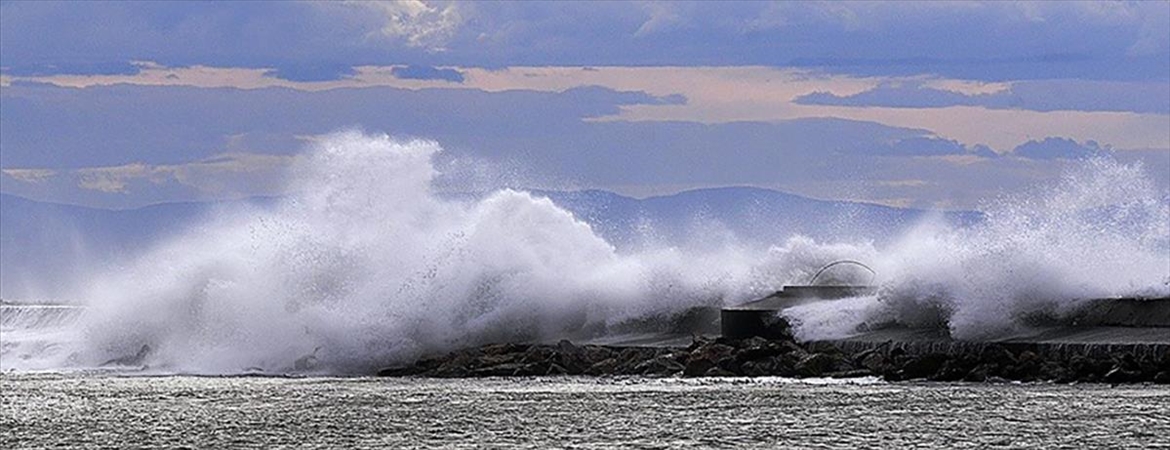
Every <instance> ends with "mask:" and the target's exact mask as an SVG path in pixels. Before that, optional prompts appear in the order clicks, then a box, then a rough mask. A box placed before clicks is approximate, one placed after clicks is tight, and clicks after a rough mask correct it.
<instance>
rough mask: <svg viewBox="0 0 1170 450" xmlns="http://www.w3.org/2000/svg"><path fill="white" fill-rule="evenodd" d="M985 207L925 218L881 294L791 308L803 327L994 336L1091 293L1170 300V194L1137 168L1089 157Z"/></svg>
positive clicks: (880, 262)
mask: <svg viewBox="0 0 1170 450" xmlns="http://www.w3.org/2000/svg"><path fill="white" fill-rule="evenodd" d="M981 209H982V210H983V211H984V212H985V214H986V219H985V220H984V221H983V222H981V223H978V224H976V225H974V226H971V227H965V228H956V227H950V226H946V225H944V224H940V223H938V222H935V221H926V222H924V223H921V224H919V225H917V226H916V227H914V228H913V229H911V230H909V231H908V232H907V233H906V234H905V235H904V236H903V237H902V238H901V239H899V240H897V241H896V242H895V243H893V244H892V245H891V246H890V247H889V248H886V249H883V251H882V252H881V256H880V257H879V258H877V259H876V260H874V261H873V265H874V266H875V268H876V269H877V271H878V273H879V274H880V278H879V280H878V281H879V285H880V289H879V291H878V293H877V295H874V296H867V297H860V298H854V299H846V300H843V301H840V302H830V303H823V304H809V305H803V306H801V307H798V308H793V309H791V310H788V311H786V315H787V316H788V317H789V318H790V319H791V321H793V322H795V323H796V324H797V327H796V328H797V332H798V336H799V337H801V338H804V339H834V338H840V337H844V336H848V335H850V334H854V333H856V332H857V330H858V329H859V328H864V327H872V326H882V325H890V324H896V325H903V326H909V327H947V328H948V329H949V330H950V334H951V335H952V336H954V337H956V338H960V339H968V340H980V339H992V338H997V337H1005V336H1010V335H1012V334H1014V333H1018V332H1021V331H1024V330H1026V329H1027V328H1028V327H1029V326H1030V325H1029V322H1030V321H1032V320H1035V319H1036V318H1037V317H1043V318H1049V319H1057V320H1059V319H1061V318H1062V317H1065V316H1068V315H1069V314H1071V313H1073V312H1074V311H1075V310H1076V308H1077V307H1079V306H1081V305H1083V304H1084V303H1085V302H1087V301H1090V300H1094V299H1109V298H1124V297H1137V298H1165V297H1170V196H1167V194H1166V192H1159V190H1158V189H1157V188H1156V187H1155V185H1154V184H1153V183H1152V182H1151V180H1150V177H1149V175H1147V174H1146V173H1145V172H1144V170H1143V168H1142V166H1140V165H1124V164H1120V163H1118V162H1116V161H1114V160H1112V159H1107V158H1099V159H1093V160H1089V161H1086V162H1084V163H1083V164H1081V165H1078V166H1075V167H1073V168H1072V169H1070V170H1069V171H1068V172H1067V173H1066V174H1065V175H1064V176H1063V177H1062V178H1061V179H1060V180H1058V181H1055V182H1053V183H1049V184H1047V185H1043V186H1038V187H1036V188H1035V189H1034V190H1033V191H1030V192H1025V193H1020V194H1017V195H1010V196H1003V197H1001V198H998V199H995V200H992V201H988V202H987V203H986V204H985V205H983V207H982V208H981Z"/></svg>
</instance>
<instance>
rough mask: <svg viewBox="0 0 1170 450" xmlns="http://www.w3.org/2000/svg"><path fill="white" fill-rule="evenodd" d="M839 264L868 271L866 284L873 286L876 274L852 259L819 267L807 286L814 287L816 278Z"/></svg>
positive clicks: (840, 260)
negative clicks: (850, 265) (851, 265)
mask: <svg viewBox="0 0 1170 450" xmlns="http://www.w3.org/2000/svg"><path fill="white" fill-rule="evenodd" d="M840 264H853V265H855V266H860V267H861V268H863V269H865V270H868V271H869V282H868V283H866V284H873V280H874V279H875V278H877V272H875V271H874V270H873V269H871V268H870V267H869V266H867V265H865V264H864V263H862V262H860V261H854V260H852V259H839V260H836V261H833V262H831V263H828V264H825V266H824V267H821V270H818V271H817V273H816V274H815V275H813V277H812V280H809V282H808V285H809V286H812V285H815V284H816V282H817V278H819V277H820V276H821V274H822V273H825V271H826V270H829V268H830V267H833V266H836V265H840Z"/></svg>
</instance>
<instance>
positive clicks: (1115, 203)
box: [4, 132, 1170, 373]
mask: <svg viewBox="0 0 1170 450" xmlns="http://www.w3.org/2000/svg"><path fill="white" fill-rule="evenodd" d="M440 151H441V149H440V147H439V146H438V145H437V144H436V143H434V142H430V141H421V140H415V141H403V140H395V139H392V138H389V137H387V136H369V135H364V134H361V133H357V132H349V133H340V134H335V135H332V136H329V137H327V138H325V139H322V140H321V141H320V142H319V143H318V144H316V145H315V146H314V147H313V148H312V149H310V150H309V151H308V152H307V154H306V155H305V157H304V158H302V160H301V161H302V162H301V165H300V166H298V167H297V168H296V170H294V171H293V172H292V174H291V175H290V183H291V186H290V191H291V192H293V193H294V194H292V195H290V196H289V197H287V198H286V199H284V200H282V201H281V202H280V203H279V204H277V205H274V206H271V207H263V208H260V207H255V208H242V207H241V208H236V209H234V210H225V211H222V212H221V213H220V214H217V215H216V216H215V218H214V219H212V220H210V221H208V222H206V223H199V224H193V226H192V227H191V228H190V229H189V230H187V231H185V232H183V233H182V234H181V235H179V236H178V237H176V238H173V239H171V240H168V241H166V242H163V243H161V244H159V245H157V246H156V247H155V248H153V249H152V250H151V251H149V252H148V253H147V254H145V255H143V256H142V257H141V258H138V259H137V260H136V261H135V262H133V263H132V264H129V265H128V266H126V267H120V268H118V269H117V270H114V271H110V272H109V273H106V274H103V275H101V276H98V277H96V278H95V279H94V280H92V281H91V282H89V283H86V286H87V288H86V289H85V290H84V292H81V293H79V294H78V295H77V297H78V298H82V299H84V300H85V302H86V308H85V313H84V314H82V315H81V316H80V318H78V319H77V320H76V321H74V322H71V324H70V325H69V326H68V329H67V332H68V335H69V338H68V339H65V341H66V342H65V343H64V344H61V345H59V346H58V348H55V351H52V352H45V353H44V354H41V355H38V356H37V357H36V358H29V359H22V360H15V359H14V358H11V357H9V358H7V359H5V360H4V366H5V369H10V368H17V369H38V368H40V369H43V368H63V367H94V366H98V365H102V364H103V363H105V362H109V361H111V360H112V361H121V362H133V363H135V364H145V365H149V366H151V367H154V368H156V369H157V370H163V371H170V372H199V373H239V372H241V371H248V370H262V371H265V372H284V371H293V370H300V371H322V372H332V373H354V372H365V371H368V370H370V369H372V368H375V367H377V366H379V365H384V364H388V363H391V362H394V361H399V360H403V359H408V358H413V357H415V356H417V355H420V354H422V353H425V352H430V351H439V350H444V349H450V348H454V347H459V346H464V345H470V344H476V343H482V342H487V341H503V340H530V339H552V338H559V337H586V336H597V335H604V334H606V333H610V332H613V330H615V329H618V328H620V326H621V325H622V324H623V323H628V322H631V321H638V320H642V319H645V318H647V317H656V316H663V315H670V314H674V313H678V312H680V311H682V310H683V309H685V308H688V307H692V306H697V305H722V304H732V303H736V302H740V301H744V300H748V299H751V298H753V297H756V296H760V295H762V294H766V293H769V292H771V291H772V290H775V289H777V288H779V287H780V286H782V285H784V284H789V283H801V282H804V281H805V280H807V279H808V277H809V275H811V274H812V273H813V272H815V271H816V270H817V269H819V268H820V267H821V266H822V265H824V264H826V263H828V262H831V261H834V260H837V259H844V258H848V259H855V260H862V261H867V262H869V263H870V264H871V265H873V266H875V268H876V269H877V271H878V273H879V278H878V279H877V282H878V283H879V284H881V286H882V288H881V290H880V293H879V295H877V296H874V297H863V298H858V299H850V300H849V303H848V304H837V305H835V306H834V307H832V308H824V307H819V308H818V307H806V308H802V309H797V310H793V311H790V312H789V314H790V315H791V316H792V317H793V319H794V321H795V322H796V323H797V324H798V332H799V333H800V334H801V335H802V336H804V337H808V338H815V337H823V336H831V335H834V334H840V333H848V332H850V330H852V329H855V328H856V327H857V325H858V324H860V323H863V322H875V321H887V322H889V321H893V322H903V323H910V324H916V323H923V322H935V323H939V324H945V325H947V326H949V327H950V328H951V330H952V332H953V333H954V334H955V335H956V336H960V337H970V338H978V337H981V336H989V335H994V334H996V333H1003V332H1007V331H1010V329H1012V328H1013V327H1015V326H1017V323H1018V322H1019V321H1018V318H1019V317H1020V316H1021V315H1023V314H1027V313H1029V312H1031V311H1033V310H1037V309H1044V310H1059V309H1060V308H1065V307H1069V306H1070V305H1071V303H1072V302H1075V301H1077V300H1080V299H1089V298H1097V297H1108V296H1121V295H1167V294H1170V250H1168V249H1170V212H1168V208H1170V205H1167V202H1166V201H1165V197H1164V195H1165V194H1164V193H1159V192H1157V189H1156V188H1155V187H1154V186H1153V184H1152V183H1150V182H1149V179H1148V177H1147V176H1145V175H1144V174H1143V173H1142V171H1141V169H1140V167H1131V166H1124V165H1119V164H1117V163H1113V162H1109V161H1104V160H1100V161H1095V162H1093V163H1090V164H1088V165H1086V166H1085V167H1083V168H1082V170H1081V171H1080V172H1078V173H1073V174H1070V175H1069V176H1068V177H1067V179H1066V180H1064V181H1063V182H1062V183H1060V185H1059V186H1055V187H1054V188H1053V189H1052V190H1051V191H1049V193H1047V194H1045V195H1040V196H1036V195H1030V196H1024V197H1019V198H1003V199H999V200H997V201H996V202H994V203H993V204H989V206H988V208H987V211H988V213H989V214H988V218H987V220H986V221H984V222H983V223H980V224H978V225H975V226H973V227H967V228H955V227H951V226H948V225H946V224H944V223H941V222H937V223H936V222H929V221H928V222H927V223H923V224H921V225H919V226H918V227H916V228H915V229H913V230H911V231H910V232H909V233H907V235H906V236H905V237H904V238H903V239H901V240H900V241H898V242H897V243H895V244H893V245H891V246H889V248H883V249H881V251H879V250H878V249H877V248H875V246H874V245H873V244H869V243H867V242H866V241H864V240H859V241H858V242H853V243H835V244H823V243H817V242H814V241H813V240H811V239H808V238H804V237H800V236H794V237H792V238H790V239H789V240H788V241H786V242H783V243H779V244H778V245H775V246H772V247H769V248H761V247H755V246H744V245H736V244H734V243H726V242H724V243H723V245H719V246H703V249H702V250H694V249H687V248H676V247H670V246H660V247H657V248H651V249H638V250H631V251H619V250H618V249H616V248H614V246H612V245H611V244H609V243H607V242H606V241H605V240H603V239H602V238H600V237H598V235H597V234H596V233H594V231H593V230H592V229H591V228H590V226H589V225H587V224H586V223H584V222H582V221H579V220H577V219H575V218H574V217H573V216H572V215H571V214H570V213H568V212H566V211H565V210H562V209H560V208H558V207H557V206H555V205H554V204H553V203H552V202H551V201H549V200H547V199H544V198H538V197H534V196H532V195H530V194H527V193H525V192H521V191H515V190H507V189H505V190H500V191H496V192H494V193H491V194H489V195H487V196H484V197H482V198H477V199H468V200H451V199H448V198H444V197H442V196H439V195H436V194H435V193H434V192H433V190H432V184H433V181H434V179H435V177H436V175H437V173H436V170H435V168H434V166H433V164H432V158H433V157H434V156H435V155H436V154H437V153H438V152H440ZM794 213H799V212H794ZM55 336H56V335H55ZM57 338H58V339H59V337H57ZM9 350H10V349H8V348H7V347H6V353H9V354H10V356H11V354H14V353H15V352H16V351H17V350H12V351H11V352H10V351H9ZM14 361H15V362H14Z"/></svg>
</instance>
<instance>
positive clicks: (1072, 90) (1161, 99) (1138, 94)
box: [794, 80, 1170, 114]
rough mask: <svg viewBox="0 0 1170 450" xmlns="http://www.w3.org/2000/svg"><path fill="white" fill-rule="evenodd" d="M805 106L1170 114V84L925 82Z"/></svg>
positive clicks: (818, 95)
mask: <svg viewBox="0 0 1170 450" xmlns="http://www.w3.org/2000/svg"><path fill="white" fill-rule="evenodd" d="M794 102H795V103H798V104H802V105H831V106H857V107H867V106H880V107H888V108H945V107H949V106H979V107H983V108H990V109H1021V110H1029V111H1042V112H1047V111H1120V112H1134V113H1154V114H1170V84H1167V83H1162V82H1155V83H1134V82H1103V81H1082V80H1044V81H1021V82H1014V83H1009V84H1008V86H1007V87H1006V88H1005V89H1002V90H999V91H996V92H990V93H975V94H969V93H963V92H956V91H952V90H947V89H939V88H935V87H931V86H929V85H927V83H926V82H925V81H920V80H896V81H889V82H884V83H882V84H879V85H878V86H876V87H874V88H872V89H869V90H866V91H863V92H858V93H854V94H850V95H836V94H833V93H831V92H825V91H817V92H812V93H809V94H805V95H802V96H800V97H797V98H796V99H795V100H794Z"/></svg>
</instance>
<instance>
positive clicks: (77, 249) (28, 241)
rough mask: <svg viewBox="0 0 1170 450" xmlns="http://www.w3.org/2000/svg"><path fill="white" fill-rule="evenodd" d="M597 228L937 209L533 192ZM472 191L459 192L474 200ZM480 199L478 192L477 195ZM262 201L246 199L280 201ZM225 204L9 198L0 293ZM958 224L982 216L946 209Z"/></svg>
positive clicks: (57, 276)
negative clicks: (129, 204)
mask: <svg viewBox="0 0 1170 450" xmlns="http://www.w3.org/2000/svg"><path fill="white" fill-rule="evenodd" d="M531 192H532V193H533V195H536V196H543V197H548V198H549V199H550V200H552V201H553V202H554V203H556V204H557V205H558V206H560V207H562V208H564V209H566V210H568V211H570V212H572V213H573V214H574V215H575V216H576V217H577V218H578V219H580V220H583V221H585V222H587V223H589V224H590V225H591V226H592V227H593V229H594V230H595V232H597V233H598V234H599V235H600V236H602V237H603V238H605V239H606V240H607V241H609V242H610V243H612V244H613V245H615V246H616V247H617V248H618V249H619V251H621V250H628V249H635V248H638V247H640V246H657V245H721V243H726V242H729V241H730V240H734V241H735V242H737V243H740V244H747V245H768V244H772V243H780V242H783V241H784V240H785V239H787V238H788V237H790V236H792V235H795V234H802V235H805V236H809V237H812V238H814V239H818V240H822V241H831V240H842V239H845V240H850V241H856V240H858V239H870V240H873V241H875V242H878V243H880V242H883V241H885V240H887V239H890V238H892V237H894V236H895V235H896V234H897V233H898V232H899V231H901V230H904V229H905V228H906V227H908V226H910V225H912V224H914V223H915V222H917V221H918V220H921V219H922V218H923V217H925V216H926V215H928V214H932V212H930V211H925V210H919V209H909V208H895V207H889V206H882V205H876V204H869V203H860V202H847V201H827V200H816V199H811V198H807V197H802V196H798V195H793V194H788V193H784V192H779V191H775V190H769V189H761V188H753V187H727V188H710V189H697V190H690V191H684V192H680V193H677V194H672V195H664V196H655V197H648V198H643V199H637V198H632V197H627V196H623V195H619V194H615V193H612V192H608V191H602V190H584V191H540V190H534V191H531ZM466 195H468V194H463V195H460V196H459V197H465V196H466ZM471 196H472V197H474V196H475V195H474V194H471ZM277 200H278V199H274V198H255V199H249V200H242V202H247V203H257V204H272V203H274V202H275V201H277ZM223 205H224V203H217V202H202V203H201V202H189V203H164V204H157V205H151V206H146V207H142V208H137V209H128V210H107V209H97V208H88V207H82V206H73V205H64V204H57V203H46V202H38V201H33V200H29V199H26V198H22V197H18V196H14V195H9V194H0V297H4V298H8V299H21V298H30V297H50V298H51V297H53V296H55V295H58V293H59V292H58V291H60V290H61V288H64V287H67V286H69V283H70V282H71V281H73V280H76V279H79V277H80V276H81V275H84V274H85V273H86V272H85V271H87V270H89V269H90V268H93V267H100V266H103V265H109V264H114V263H116V262H117V261H124V260H125V258H130V257H133V255H134V254H136V253H138V252H140V251H143V250H144V249H146V248H149V246H151V245H152V244H153V243H154V242H156V241H157V240H158V239H159V238H160V237H162V236H165V235H167V234H168V233H173V232H175V231H176V230H181V229H183V228H184V227H185V226H188V225H190V224H193V223H198V222H199V221H201V220H202V218H203V217H205V216H206V215H208V214H211V213H212V212H213V211H214V210H215V208H216V207H218V206H223ZM941 214H942V215H943V216H944V217H945V218H946V219H947V220H949V221H952V222H954V223H957V224H970V223H974V222H977V221H979V220H981V217H982V215H981V214H980V213H978V212H973V211H950V212H943V213H941Z"/></svg>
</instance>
